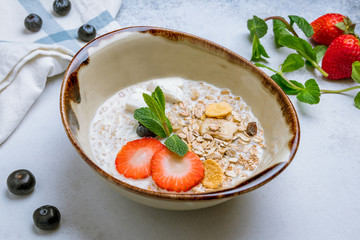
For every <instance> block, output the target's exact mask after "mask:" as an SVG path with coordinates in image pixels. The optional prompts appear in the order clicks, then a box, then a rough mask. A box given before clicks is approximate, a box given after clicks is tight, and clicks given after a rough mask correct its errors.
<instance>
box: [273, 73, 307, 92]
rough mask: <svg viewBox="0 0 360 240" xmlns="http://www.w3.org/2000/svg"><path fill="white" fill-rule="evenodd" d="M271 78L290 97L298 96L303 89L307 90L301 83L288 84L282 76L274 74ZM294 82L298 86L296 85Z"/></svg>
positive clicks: (292, 82)
mask: <svg viewBox="0 0 360 240" xmlns="http://www.w3.org/2000/svg"><path fill="white" fill-rule="evenodd" d="M271 78H272V79H273V80H274V81H275V82H276V83H277V85H279V87H281V89H282V90H283V91H284V92H285V93H286V94H288V95H297V94H298V93H299V92H301V91H302V89H305V87H304V86H302V84H301V83H298V82H296V81H291V82H288V81H286V80H285V79H284V78H283V77H282V76H281V75H280V74H274V75H272V76H271ZM294 82H296V83H298V84H294Z"/></svg>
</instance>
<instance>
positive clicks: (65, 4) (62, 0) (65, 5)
mask: <svg viewBox="0 0 360 240" xmlns="http://www.w3.org/2000/svg"><path fill="white" fill-rule="evenodd" d="M53 9H54V12H56V13H57V14H59V15H61V16H65V15H66V14H68V13H69V11H70V9H71V2H70V1H69V0H55V1H54V3H53Z"/></svg>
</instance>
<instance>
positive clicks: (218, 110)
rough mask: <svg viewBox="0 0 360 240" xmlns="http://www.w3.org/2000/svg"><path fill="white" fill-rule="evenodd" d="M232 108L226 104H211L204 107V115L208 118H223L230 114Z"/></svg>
mask: <svg viewBox="0 0 360 240" xmlns="http://www.w3.org/2000/svg"><path fill="white" fill-rule="evenodd" d="M231 111H232V107H231V106H230V104H228V103H226V102H219V103H212V104H210V105H208V106H207V107H206V110H205V114H206V116H208V117H217V118H220V117H225V116H226V115H228V114H229V113H231Z"/></svg>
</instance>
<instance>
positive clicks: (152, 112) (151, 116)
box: [134, 86, 189, 157]
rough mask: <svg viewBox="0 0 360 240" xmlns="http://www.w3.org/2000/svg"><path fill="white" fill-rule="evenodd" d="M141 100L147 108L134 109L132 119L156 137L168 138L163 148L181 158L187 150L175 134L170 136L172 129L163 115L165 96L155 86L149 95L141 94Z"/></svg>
mask: <svg viewBox="0 0 360 240" xmlns="http://www.w3.org/2000/svg"><path fill="white" fill-rule="evenodd" d="M143 98H144V101H145V103H146V105H147V106H148V107H142V108H138V109H136V110H135V112H134V118H135V119H136V120H137V121H139V122H140V123H141V124H142V125H144V126H145V127H146V128H148V129H149V130H150V131H152V132H153V133H155V134H156V135H157V136H159V137H161V138H166V137H169V138H168V139H166V140H165V146H166V147H167V148H168V149H169V150H170V151H172V152H174V153H176V154H178V155H179V156H181V157H183V156H184V155H185V154H186V153H187V152H188V150H189V149H188V146H187V145H186V143H185V142H184V141H183V140H181V139H180V138H179V137H178V136H177V135H176V134H173V135H171V136H170V134H171V132H172V130H173V129H172V126H171V122H170V120H169V119H168V118H167V117H166V114H165V96H164V93H163V91H162V90H161V88H160V87H159V86H157V87H156V88H155V90H154V92H152V93H151V95H149V94H146V93H143Z"/></svg>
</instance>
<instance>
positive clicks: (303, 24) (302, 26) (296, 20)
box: [289, 15, 314, 38]
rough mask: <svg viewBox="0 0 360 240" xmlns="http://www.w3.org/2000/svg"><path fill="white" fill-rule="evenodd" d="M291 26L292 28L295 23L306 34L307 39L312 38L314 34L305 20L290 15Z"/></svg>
mask: <svg viewBox="0 0 360 240" xmlns="http://www.w3.org/2000/svg"><path fill="white" fill-rule="evenodd" d="M289 18H290V25H291V26H292V25H293V24H294V23H295V24H296V25H297V26H298V27H299V28H300V29H301V31H303V32H304V34H305V36H306V37H308V38H309V37H311V36H312V35H313V34H314V29H313V27H312V26H311V25H310V24H309V23H308V21H306V20H305V18H302V17H299V16H295V15H290V16H289Z"/></svg>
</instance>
